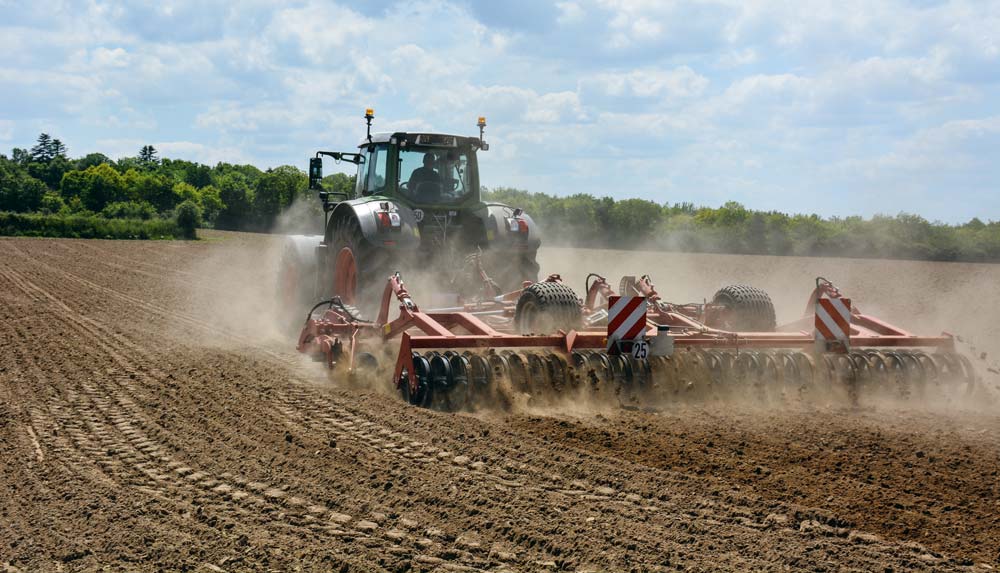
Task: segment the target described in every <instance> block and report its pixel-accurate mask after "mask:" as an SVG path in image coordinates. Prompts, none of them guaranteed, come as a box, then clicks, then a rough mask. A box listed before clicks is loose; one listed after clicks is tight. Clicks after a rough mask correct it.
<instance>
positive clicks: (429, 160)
mask: <svg viewBox="0 0 1000 573" xmlns="http://www.w3.org/2000/svg"><path fill="white" fill-rule="evenodd" d="M431 165H434V154H433V153H425V154H424V167H430V166H431Z"/></svg>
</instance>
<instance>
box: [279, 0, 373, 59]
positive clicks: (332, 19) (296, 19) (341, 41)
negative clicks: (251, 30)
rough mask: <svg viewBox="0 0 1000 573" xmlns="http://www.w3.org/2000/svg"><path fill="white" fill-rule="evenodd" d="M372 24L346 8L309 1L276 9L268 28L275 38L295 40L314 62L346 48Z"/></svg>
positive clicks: (368, 29)
mask: <svg viewBox="0 0 1000 573" xmlns="http://www.w3.org/2000/svg"><path fill="white" fill-rule="evenodd" d="M374 26H375V24H374V23H373V22H372V21H371V20H369V19H368V18H365V17H364V16H362V15H360V14H358V13H357V12H355V11H353V10H351V9H350V8H346V7H343V6H340V7H333V6H328V5H325V4H321V3H318V2H310V3H308V4H306V5H305V6H303V7H301V8H286V9H283V10H280V11H279V12H278V13H277V14H275V16H274V18H273V19H272V20H271V24H270V25H269V27H268V28H269V29H268V32H269V34H270V35H272V36H273V37H274V38H276V39H278V40H282V41H290V42H292V43H294V44H296V45H297V46H298V48H299V50H300V51H301V53H302V54H303V55H304V56H306V57H307V58H309V59H310V60H311V61H312V62H313V63H317V64H318V63H323V62H325V61H327V59H328V58H330V57H331V56H335V55H337V54H338V53H340V52H341V51H342V50H344V49H345V48H348V47H349V46H350V45H351V44H352V43H353V42H355V41H356V40H358V39H359V38H361V37H363V36H364V35H366V34H368V33H369V32H371V31H372V30H373V28H374Z"/></svg>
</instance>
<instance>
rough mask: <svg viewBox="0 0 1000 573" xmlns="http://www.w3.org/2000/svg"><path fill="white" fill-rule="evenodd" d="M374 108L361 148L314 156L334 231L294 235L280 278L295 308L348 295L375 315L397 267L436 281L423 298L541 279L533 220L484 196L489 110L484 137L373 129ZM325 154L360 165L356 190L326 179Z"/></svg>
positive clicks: (471, 294) (313, 184)
mask: <svg viewBox="0 0 1000 573" xmlns="http://www.w3.org/2000/svg"><path fill="white" fill-rule="evenodd" d="M373 118H374V113H373V112H372V110H371V109H368V110H366V113H365V120H366V121H367V124H368V135H367V136H366V137H365V139H364V140H362V141H361V143H360V145H359V146H358V152H357V153H347V152H335V151H319V152H317V153H316V156H315V157H313V158H311V159H310V160H309V187H310V189H312V190H315V191H317V192H318V194H319V197H320V199H321V200H322V201H323V211H324V213H325V224H324V228H325V233H324V234H323V235H314V236H305V235H296V236H290V237H288V238H287V241H286V244H285V247H284V250H283V253H282V261H281V269H280V278H279V289H280V291H281V293H280V294H281V297H282V299H283V302H284V303H285V305H284V306H285V307H286V308H289V309H290V308H300V309H304V308H307V306H306V305H308V304H312V303H314V302H316V301H318V300H321V299H323V300H326V299H331V298H333V297H339V298H338V300H339V302H341V303H342V304H345V305H350V306H351V307H352V308H353V309H355V310H357V311H358V312H359V313H360V314H362V315H364V316H365V317H366V318H369V319H373V318H374V317H375V316H374V313H375V312H376V309H377V308H378V305H379V303H380V301H381V297H382V293H383V289H384V287H385V285H386V282H387V280H388V278H389V276H390V275H392V274H393V273H394V272H396V271H400V272H401V273H403V275H404V276H406V277H407V280H408V282H412V281H411V279H413V280H416V281H418V284H425V283H426V282H428V281H430V282H431V283H433V285H434V289H433V292H434V293H435V294H436V295H437V296H436V297H426V296H423V299H424V300H428V299H430V300H434V301H435V302H436V303H437V304H439V305H442V306H448V305H449V304H458V303H460V302H462V301H466V302H468V301H469V300H470V299H473V298H475V297H477V296H483V295H491V296H496V295H499V294H501V293H504V292H509V291H514V290H518V289H520V288H521V286H522V284H523V283H524V281H530V282H535V281H537V280H538V264H537V263H536V260H535V258H536V254H537V252H538V247H539V244H540V240H539V236H538V229H537V227H536V225H535V223H534V221H532V219H531V217H529V216H528V215H527V214H526V213H524V211H522V210H521V209H516V208H512V207H510V206H508V205H504V204H501V203H493V202H485V201H483V200H482V197H481V196H480V189H479V168H478V163H477V160H476V155H477V152H479V151H486V150H488V149H489V145H488V144H487V143H486V142H485V141H484V140H483V130H484V128H485V127H486V119H485V118H483V117H480V118H479V121H478V126H479V137H464V136H459V135H446V134H440V133H408V132H395V133H374V134H373V133H372V132H371V124H372V119H373ZM323 157H329V158H332V159H334V160H336V161H337V162H341V161H347V162H350V163H353V164H355V165H357V169H358V171H357V182H356V186H355V188H354V190H353V192H351V193H333V192H330V191H328V190H325V189H324V188H323V185H322V180H323ZM484 285H485V286H484ZM488 290H493V291H494V292H492V293H488V292H485V291H488ZM422 295H423V293H422ZM449 301H450V302H449Z"/></svg>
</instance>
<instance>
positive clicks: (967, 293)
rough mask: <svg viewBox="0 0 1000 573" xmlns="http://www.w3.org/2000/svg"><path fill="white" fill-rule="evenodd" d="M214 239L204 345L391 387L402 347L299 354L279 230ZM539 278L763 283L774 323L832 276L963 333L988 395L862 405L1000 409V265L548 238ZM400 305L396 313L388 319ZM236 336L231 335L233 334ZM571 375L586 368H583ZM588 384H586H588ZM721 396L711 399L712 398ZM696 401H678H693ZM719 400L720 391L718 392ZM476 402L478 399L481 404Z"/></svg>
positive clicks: (607, 399)
mask: <svg viewBox="0 0 1000 573" xmlns="http://www.w3.org/2000/svg"><path fill="white" fill-rule="evenodd" d="M314 215H315V214H314V213H311V212H310V211H309V208H308V207H302V208H301V209H296V208H293V209H291V210H290V211H289V212H287V213H286V215H285V216H284V217H282V219H281V220H280V221H279V222H278V225H277V226H276V229H278V230H281V231H283V232H297V233H303V232H310V231H313V230H314V229H310V228H309V226H308V224H307V223H308V221H312V220H313V218H314ZM206 242H208V243H211V248H209V249H205V251H204V255H203V256H201V257H199V258H197V259H195V260H192V261H191V262H190V263H189V268H188V269H186V270H187V271H189V272H190V273H192V275H194V276H199V277H203V281H204V282H207V283H209V284H210V285H211V289H209V290H206V289H204V287H203V285H202V286H201V288H198V289H195V288H193V287H192V289H191V292H190V293H188V294H187V298H188V299H189V300H190V303H191V306H192V308H193V312H195V313H197V316H199V317H200V319H201V320H203V321H205V322H209V323H212V324H215V325H217V327H218V332H219V336H212V335H211V334H205V335H202V336H203V338H202V340H199V342H200V343H203V344H205V345H211V346H229V347H232V346H233V345H234V344H235V345H237V346H245V347H247V348H265V349H267V350H268V351H269V352H275V353H281V354H282V355H284V356H286V357H289V359H295V360H297V361H298V363H300V365H301V366H302V367H303V368H304V369H305V370H304V372H307V373H308V375H309V377H310V378H311V379H313V380H315V381H316V382H317V383H320V384H330V383H332V384H334V385H337V386H341V387H349V388H353V389H359V390H362V391H372V392H377V393H395V392H396V390H395V389H394V388H393V385H392V383H391V379H392V367H393V366H394V364H395V358H396V356H395V353H396V350H397V347H396V346H395V345H394V344H390V345H381V344H374V345H367V346H366V347H364V348H362V349H361V351H362V352H366V353H371V354H372V355H373V356H374V357H375V359H376V361H377V363H378V368H377V369H375V370H370V371H359V372H356V373H354V374H351V375H349V374H348V373H347V372H346V369H345V368H339V369H337V370H335V371H334V372H332V373H327V372H325V371H324V369H323V365H322V364H319V363H312V362H310V361H309V360H308V359H307V358H305V357H303V356H301V355H298V354H297V353H296V352H295V351H294V347H295V343H296V341H297V336H298V328H299V327H300V326H301V324H302V322H303V320H304V318H305V317H304V315H303V316H302V317H301V318H300V317H289V316H287V310H286V309H284V308H283V307H282V305H281V304H280V302H279V301H280V296H279V295H280V293H279V285H278V264H279V259H280V256H281V249H282V245H283V237H282V236H281V235H247V234H232V233H224V234H223V233H219V234H209V236H208V238H207V239H206ZM539 263H540V266H541V269H542V270H541V273H540V278H544V277H545V276H547V275H548V274H552V273H556V274H559V275H561V276H562V278H563V280H564V281H565V282H566V283H567V284H569V285H570V286H571V287H573V288H574V289H575V290H576V291H577V293H578V294H579V295H581V296H582V295H583V294H584V278H585V277H586V274H587V273H589V272H596V273H598V274H601V275H602V276H604V277H605V278H607V280H608V281H609V283H611V284H612V285H613V286H616V285H617V283H618V280H619V279H620V278H621V276H623V275H643V274H648V275H650V276H651V278H652V280H653V282H654V284H655V285H656V288H657V291H658V292H659V293H660V295H661V297H663V299H664V300H667V301H671V302H675V303H687V302H704V301H706V300H711V298H712V296H713V295H714V293H715V292H716V291H717V290H718V289H719V288H721V287H723V286H725V285H728V284H734V283H747V284H751V285H754V286H757V287H759V288H762V289H764V290H766V291H767V292H768V293H769V294H770V295H771V298H772V300H773V301H774V303H775V309H776V313H777V319H778V323H779V324H782V323H786V322H791V321H793V320H796V319H798V318H800V317H801V316H802V315H803V312H804V311H805V306H806V303H807V298H808V296H809V294H810V292H811V291H812V289H813V287H814V286H815V279H816V277H817V276H823V277H826V278H827V279H829V280H831V281H833V283H834V284H835V285H837V286H838V287H839V288H840V289H841V291H842V292H843V293H844V294H845V296H848V297H850V298H851V299H852V302H853V305H854V306H855V307H858V308H860V309H862V310H863V311H864V312H866V313H868V314H872V315H875V316H877V317H879V318H881V319H884V320H886V321H887V322H890V323H892V324H896V325H899V326H901V327H903V328H904V329H907V330H909V331H911V332H913V333H916V334H927V335H937V334H939V333H941V332H942V331H948V332H950V333H953V334H955V335H957V336H958V337H959V340H960V341H961V342H959V344H958V347H959V348H958V349H959V350H960V351H961V352H963V353H964V354H965V355H966V356H967V357H969V358H970V359H971V360H972V362H973V363H974V364H975V365H976V367H977V371H978V372H979V375H980V377H981V379H982V384H981V386H982V388H983V389H984V390H985V391H987V392H988V394H989V396H987V399H985V400H984V399H983V395H981V394H980V395H976V396H974V397H971V398H969V397H955V396H951V397H940V396H936V397H930V396H928V397H925V398H923V399H918V398H916V397H912V396H911V397H908V398H907V399H906V400H904V401H900V400H898V399H897V398H895V397H893V396H892V395H873V396H863V397H862V398H864V400H863V401H862V406H863V407H879V408H904V409H908V408H919V409H926V410H940V411H954V410H958V409H967V408H971V409H976V410H982V409H983V408H992V409H994V410H995V409H997V406H996V403H997V401H996V399H995V396H996V395H997V394H998V393H1000V374H998V372H1000V367H998V365H997V363H996V359H995V357H997V356H1000V321H998V320H997V319H998V318H1000V316H997V313H996V312H995V311H994V310H993V307H992V306H991V305H990V304H989V303H988V302H987V301H990V300H997V297H998V295H1000V266H993V265H983V264H968V263H927V262H916V261H898V260H896V261H894V260H869V259H864V260H857V259H820V258H809V257H768V256H754V255H719V254H685V253H672V252H652V251H621V250H605V249H578V248H560V247H543V248H542V249H541V250H540V252H539ZM437 275H438V273H437V272H436V271H435V270H434V269H429V270H428V271H426V272H424V273H416V274H415V273H413V272H412V271H410V272H409V273H408V274H406V275H404V279H405V280H406V282H407V285H408V286H410V287H411V294H413V295H414V298H415V300H416V302H417V304H419V305H422V306H423V307H424V308H428V307H432V306H438V305H439V304H440V303H441V301H439V300H434V299H433V297H431V298H428V296H426V295H428V293H431V292H432V290H431V289H432V287H431V286H430V285H431V284H432V283H433V282H434V281H433V279H434V277H435V276H437ZM394 314H395V310H393V313H391V315H390V318H392V317H393V316H394ZM234 333H235V334H236V336H235V337H234V336H233V334H234ZM576 375H578V376H585V375H586V373H585V372H579V373H577V374H576ZM584 386H585V385H584ZM671 396H672V397H671V398H669V399H662V398H661V399H659V400H652V401H650V402H648V403H643V404H636V405H635V407H637V408H644V407H649V408H669V407H672V405H673V404H672V400H673V399H674V398H673V397H677V396H679V395H678V394H673V395H671ZM495 398H496V400H497V403H498V404H499V405H500V407H499V408H498V409H500V410H504V411H519V412H525V413H535V414H541V413H559V414H561V415H581V416H588V415H595V414H601V415H613V413H614V412H615V411H616V410H619V409H620V407H621V403H622V402H623V401H622V400H621V397H620V396H615V395H609V394H607V393H606V392H605V393H604V394H601V393H600V392H598V393H594V392H592V391H590V390H583V389H578V390H574V391H565V392H563V393H562V394H560V395H551V394H550V393H539V394H536V395H529V394H526V393H525V392H519V391H517V390H515V389H514V387H513V386H511V385H507V386H506V387H501V388H498V389H497V394H496V395H495ZM716 398H718V397H716ZM699 401H700V399H694V400H693V401H692V400H687V399H685V398H683V397H680V398H678V399H677V402H679V403H698V402H699ZM716 401H718V400H716ZM722 403H724V404H725V405H726V406H727V407H740V408H745V409H751V410H753V409H758V408H760V409H770V410H773V409H774V408H776V407H781V408H788V407H796V405H795V404H788V403H784V402H783V403H781V404H780V405H779V404H777V403H773V402H769V401H767V400H764V401H762V400H760V399H759V398H758V397H753V396H750V397H747V396H745V395H740V394H729V395H727V396H726V397H725V398H724V400H723V401H722ZM850 404H851V402H850V401H849V400H848V399H846V398H845V396H842V395H840V396H838V395H827V396H823V397H820V398H819V401H818V402H817V403H814V404H806V405H804V406H803V407H806V408H812V407H846V406H849V405H850ZM480 406H482V404H480Z"/></svg>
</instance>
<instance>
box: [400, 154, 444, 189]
mask: <svg viewBox="0 0 1000 573" xmlns="http://www.w3.org/2000/svg"><path fill="white" fill-rule="evenodd" d="M433 165H434V154H433V153H430V152H428V153H425V154H424V166H423V167H417V168H416V169H414V170H413V173H410V181H409V183H408V184H407V188H409V189H410V192H411V193H413V192H417V191H419V190H420V189H419V186H420V184H421V183H433V184H434V185H425V186H424V187H425V189H426V188H427V187H433V188H434V191H437V192H438V193H440V192H441V175H440V174H438V172H437V171H435V170H434V167H432V166H433ZM425 192H426V191H425Z"/></svg>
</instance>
